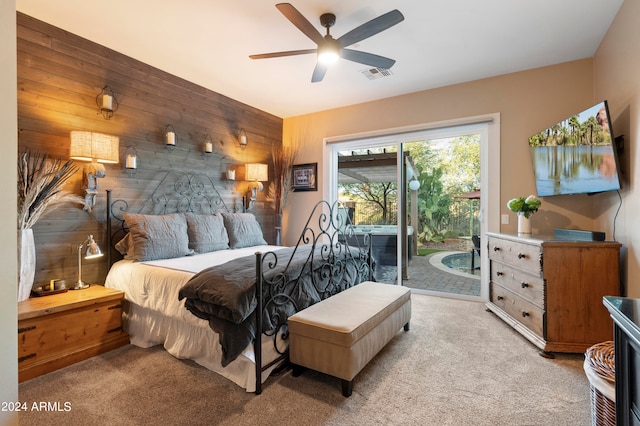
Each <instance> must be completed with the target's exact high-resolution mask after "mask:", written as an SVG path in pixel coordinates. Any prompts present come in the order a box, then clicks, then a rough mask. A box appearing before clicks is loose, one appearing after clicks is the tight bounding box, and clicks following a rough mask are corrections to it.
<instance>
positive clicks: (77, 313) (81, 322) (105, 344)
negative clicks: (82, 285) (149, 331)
mask: <svg viewBox="0 0 640 426" xmlns="http://www.w3.org/2000/svg"><path fill="white" fill-rule="evenodd" d="M123 299H124V293H122V292H121V291H117V290H113V289H110V288H105V287H103V286H100V285H93V286H91V287H89V288H87V289H84V290H69V291H68V292H66V293H61V294H54V295H51V296H44V297H32V298H30V299H27V300H25V301H23V302H19V303H18V381H19V382H23V381H25V380H29V379H32V378H34V377H37V376H40V375H42V374H45V373H48V372H50V371H53V370H57V369H59V368H62V367H66V366H67V365H70V364H73V363H75V362H78V361H82V360H84V359H87V358H91V357H92V356H95V355H98V354H101V353H104V352H108V351H110V350H112V349H115V348H117V347H120V346H123V345H127V344H128V343H129V336H128V335H127V334H126V333H125V332H124V331H123V329H122V302H123Z"/></svg>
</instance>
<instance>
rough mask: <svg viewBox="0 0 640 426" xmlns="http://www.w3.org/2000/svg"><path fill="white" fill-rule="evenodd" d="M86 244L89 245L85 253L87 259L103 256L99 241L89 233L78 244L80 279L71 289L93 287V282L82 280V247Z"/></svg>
mask: <svg viewBox="0 0 640 426" xmlns="http://www.w3.org/2000/svg"><path fill="white" fill-rule="evenodd" d="M85 245H86V247H87V250H86V251H85V254H84V258H85V259H94V258H96V257H101V256H102V250H101V249H100V246H98V243H96V240H94V239H93V235H89V237H88V238H87V239H86V240H84V241H83V242H82V243H81V244H80V245H78V281H77V282H76V284H75V286H73V287H72V288H71V290H82V289H84V288H89V287H91V284H87V283H85V282H84V281H82V247H84V246H85Z"/></svg>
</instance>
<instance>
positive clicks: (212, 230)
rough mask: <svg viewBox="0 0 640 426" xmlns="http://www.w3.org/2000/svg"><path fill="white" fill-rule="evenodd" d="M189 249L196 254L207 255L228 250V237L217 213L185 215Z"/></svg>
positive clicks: (222, 221)
mask: <svg viewBox="0 0 640 426" xmlns="http://www.w3.org/2000/svg"><path fill="white" fill-rule="evenodd" d="M184 216H185V218H186V219H187V234H188V235H189V248H190V249H192V250H194V251H195V252H196V253H209V252H211V251H216V250H224V249H228V248H229V237H228V236H227V230H226V229H225V227H224V220H223V219H222V216H221V215H220V214H219V213H215V214H195V213H185V214H184Z"/></svg>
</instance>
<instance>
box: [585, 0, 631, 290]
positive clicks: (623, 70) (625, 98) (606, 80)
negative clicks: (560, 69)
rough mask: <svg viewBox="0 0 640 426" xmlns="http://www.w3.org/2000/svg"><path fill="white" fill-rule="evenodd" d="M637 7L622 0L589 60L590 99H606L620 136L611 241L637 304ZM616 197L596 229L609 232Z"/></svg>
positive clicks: (603, 209)
mask: <svg viewBox="0 0 640 426" xmlns="http://www.w3.org/2000/svg"><path fill="white" fill-rule="evenodd" d="M638 22H640V2H639V1H637V0H626V1H625V2H624V3H623V4H622V7H621V8H620V10H619V11H618V15H617V16H616V18H615V19H614V21H613V23H612V24H611V27H610V28H609V31H608V32H607V35H606V36H605V38H604V40H603V41H602V43H601V44H600V47H599V48H598V50H597V52H596V54H595V55H594V80H595V97H596V99H607V100H608V102H609V110H610V113H611V116H612V120H613V131H614V132H615V134H616V135H621V134H623V135H624V153H623V156H622V161H621V163H622V167H623V171H624V175H625V176H624V181H623V189H622V191H621V193H622V207H621V209H620V213H619V215H618V217H617V220H616V239H617V240H618V241H620V242H621V243H622V244H623V245H624V249H623V253H624V254H625V256H624V262H625V265H624V266H625V267H624V268H623V276H624V278H625V279H624V282H625V284H626V287H627V295H628V296H629V297H634V298H640V280H639V278H640V221H638V219H637V217H638V216H637V215H638V211H640V187H639V186H638V183H639V180H640V176H638V173H637V171H636V168H637V164H638V161H639V156H640V151H639V150H638V136H639V135H640V72H639V71H638V70H640V26H639V25H638ZM619 203H620V201H619V199H618V196H617V195H611V197H610V199H608V200H607V201H606V202H603V203H602V204H601V205H600V206H599V211H598V223H599V224H600V226H602V227H604V226H611V224H612V223H613V221H614V218H615V214H616V210H617V209H618V206H619Z"/></svg>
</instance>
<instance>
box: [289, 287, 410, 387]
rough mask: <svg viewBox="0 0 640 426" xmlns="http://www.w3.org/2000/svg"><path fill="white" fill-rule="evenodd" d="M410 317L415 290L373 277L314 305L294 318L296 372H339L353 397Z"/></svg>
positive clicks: (291, 343)
mask: <svg viewBox="0 0 640 426" xmlns="http://www.w3.org/2000/svg"><path fill="white" fill-rule="evenodd" d="M410 319H411V290H410V289H408V288H406V287H402V286H397V285H391V284H380V283H374V282H371V281H366V282H363V283H360V284H358V285H356V286H354V287H351V288H349V289H347V290H345V291H343V292H340V293H338V294H336V295H334V296H331V297H329V298H328V299H324V300H322V301H321V302H318V303H316V304H315V305H312V306H309V307H308V308H306V309H303V310H302V311H300V312H298V313H296V314H295V315H292V316H291V317H289V359H290V361H291V363H292V364H293V375H294V376H298V375H300V373H301V372H302V369H303V368H302V367H306V368H310V369H312V370H316V371H320V372H322V373H325V374H329V375H331V376H334V377H337V378H339V379H342V395H344V396H345V397H349V396H351V393H352V391H353V379H354V377H355V376H356V375H357V374H358V373H359V372H360V370H362V369H363V368H364V366H365V365H367V363H368V362H369V361H371V359H372V358H373V357H374V356H375V355H376V354H377V353H378V352H379V351H380V349H382V348H383V347H384V346H385V345H386V344H387V343H388V342H389V341H390V340H391V338H393V336H395V335H396V333H397V332H398V330H399V329H400V328H402V327H403V326H404V330H405V331H409V320H410Z"/></svg>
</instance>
